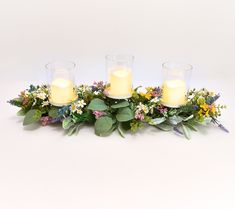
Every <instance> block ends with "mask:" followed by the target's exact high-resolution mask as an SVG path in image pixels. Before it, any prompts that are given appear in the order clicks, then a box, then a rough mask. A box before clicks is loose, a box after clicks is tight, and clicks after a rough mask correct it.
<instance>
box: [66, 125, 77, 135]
mask: <svg viewBox="0 0 235 209" xmlns="http://www.w3.org/2000/svg"><path fill="white" fill-rule="evenodd" d="M76 129H77V126H75V125H73V126H71V127H70V128H69V131H68V135H69V136H72V135H73V134H74V133H75V132H76Z"/></svg>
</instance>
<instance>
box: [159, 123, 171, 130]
mask: <svg viewBox="0 0 235 209" xmlns="http://www.w3.org/2000/svg"><path fill="white" fill-rule="evenodd" d="M156 127H157V128H159V129H160V130H162V131H171V130H172V129H173V127H172V126H171V125H169V124H167V123H161V124H158V125H156Z"/></svg>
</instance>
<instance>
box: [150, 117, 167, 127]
mask: <svg viewBox="0 0 235 209" xmlns="http://www.w3.org/2000/svg"><path fill="white" fill-rule="evenodd" d="M165 121H166V118H165V117H161V118H154V119H152V120H151V121H150V122H149V124H150V125H153V126H155V125H159V124H161V123H163V122H165Z"/></svg>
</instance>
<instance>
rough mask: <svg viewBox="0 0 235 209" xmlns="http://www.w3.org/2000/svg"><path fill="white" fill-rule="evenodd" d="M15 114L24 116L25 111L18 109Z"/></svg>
mask: <svg viewBox="0 0 235 209" xmlns="http://www.w3.org/2000/svg"><path fill="white" fill-rule="evenodd" d="M17 116H25V111H24V110H23V109H21V110H19V111H18V112H17Z"/></svg>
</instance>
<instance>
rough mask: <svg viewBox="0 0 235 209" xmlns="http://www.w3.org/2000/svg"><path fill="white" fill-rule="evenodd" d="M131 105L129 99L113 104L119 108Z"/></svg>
mask: <svg viewBox="0 0 235 209" xmlns="http://www.w3.org/2000/svg"><path fill="white" fill-rule="evenodd" d="M129 105H130V103H129V102H128V101H123V102H120V103H118V104H114V105H112V106H111V108H113V109H118V108H122V107H128V106H129Z"/></svg>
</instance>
